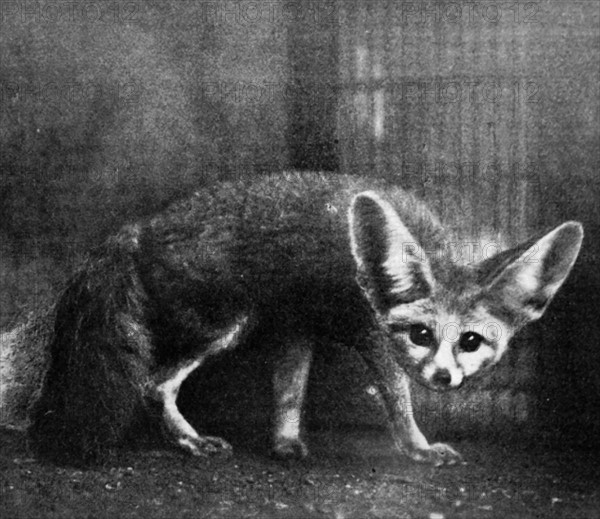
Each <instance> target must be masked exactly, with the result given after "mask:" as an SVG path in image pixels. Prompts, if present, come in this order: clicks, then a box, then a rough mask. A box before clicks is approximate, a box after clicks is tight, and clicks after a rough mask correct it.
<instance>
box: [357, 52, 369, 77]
mask: <svg viewBox="0 0 600 519" xmlns="http://www.w3.org/2000/svg"><path fill="white" fill-rule="evenodd" d="M368 58H369V51H368V50H367V48H366V47H363V46H362V45H361V46H358V47H356V79H366V78H367V76H368V61H369V60H368Z"/></svg>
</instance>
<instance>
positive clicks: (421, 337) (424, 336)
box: [408, 324, 435, 346]
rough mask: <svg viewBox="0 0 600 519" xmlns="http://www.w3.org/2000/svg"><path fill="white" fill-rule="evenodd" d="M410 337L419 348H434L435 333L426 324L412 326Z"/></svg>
mask: <svg viewBox="0 0 600 519" xmlns="http://www.w3.org/2000/svg"><path fill="white" fill-rule="evenodd" d="M408 337H409V339H410V340H411V342H412V343H413V344H416V345H417V346H433V343H434V341H435V339H434V337H433V332H432V331H431V330H430V329H429V328H427V326H425V325H424V324H413V325H411V327H410V330H409V332H408Z"/></svg>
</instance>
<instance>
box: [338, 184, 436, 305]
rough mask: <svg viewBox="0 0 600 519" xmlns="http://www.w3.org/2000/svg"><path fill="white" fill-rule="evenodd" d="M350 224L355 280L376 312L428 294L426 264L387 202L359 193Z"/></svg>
mask: <svg viewBox="0 0 600 519" xmlns="http://www.w3.org/2000/svg"><path fill="white" fill-rule="evenodd" d="M349 224H350V242H351V245H352V254H353V256H354V260H355V262H356V266H357V270H358V276H357V280H358V283H359V285H360V286H361V288H362V289H363V290H364V291H365V294H366V295H367V298H368V299H369V301H370V302H371V304H372V305H373V307H374V308H375V309H376V310H378V311H379V312H382V313H383V312H385V311H387V310H389V309H390V308H391V307H392V306H395V305H398V304H402V303H408V302H411V301H415V300H417V299H421V298H423V297H427V296H428V295H429V294H430V293H431V291H432V289H433V283H434V281H433V276H432V274H431V268H430V266H429V262H428V261H427V258H426V257H425V255H424V253H423V251H422V248H421V246H420V244H418V243H417V241H416V240H415V238H414V237H413V236H412V235H411V233H410V232H409V230H408V229H407V228H406V227H405V226H404V224H403V223H402V221H401V220H400V217H399V216H398V213H397V212H396V211H395V210H394V208H393V207H392V206H391V205H390V204H389V203H388V202H386V201H385V200H383V199H382V198H380V197H379V196H378V195H377V194H375V193H373V192H370V191H366V192H363V193H360V194H358V195H357V196H356V197H355V198H354V200H353V201H352V205H351V207H350V212H349Z"/></svg>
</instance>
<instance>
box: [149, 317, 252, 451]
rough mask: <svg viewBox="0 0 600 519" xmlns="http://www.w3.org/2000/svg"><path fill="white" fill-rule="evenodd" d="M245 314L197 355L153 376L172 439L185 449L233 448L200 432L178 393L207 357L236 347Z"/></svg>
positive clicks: (154, 392)
mask: <svg viewBox="0 0 600 519" xmlns="http://www.w3.org/2000/svg"><path fill="white" fill-rule="evenodd" d="M247 323H248V319H247V318H246V317H244V318H242V319H239V320H237V321H236V322H235V323H234V324H233V325H232V326H230V327H228V328H227V329H226V330H225V331H224V332H223V333H222V334H221V335H220V337H219V338H218V339H216V340H214V341H213V342H211V343H210V344H209V346H208V347H207V348H203V350H202V352H201V353H199V354H198V355H196V356H194V357H191V358H188V359H187V360H185V361H182V362H180V363H179V364H177V365H176V366H174V367H171V368H168V369H162V370H160V371H158V372H157V373H156V374H155V376H154V387H153V394H154V397H155V398H156V399H157V400H158V401H159V402H160V403H161V405H162V418H163V424H164V426H165V428H166V430H167V432H168V434H169V436H170V439H171V440H172V441H174V442H175V443H176V444H178V445H179V446H180V447H182V448H183V449H185V450H187V451H189V452H191V453H192V454H194V455H195V456H205V455H206V454H208V453H211V452H216V451H219V450H225V451H228V450H231V446H230V445H229V443H227V442H226V441H225V440H223V439H222V438H218V437H215V436H201V435H199V434H198V433H197V432H196V430H195V429H194V428H193V427H192V426H191V425H190V423H189V422H188V421H187V420H186V419H185V418H184V417H183V415H182V414H181V413H180V411H179V408H178V407H177V395H178V394H179V389H180V388H181V384H183V382H184V381H185V379H186V378H187V377H188V376H189V375H190V374H191V373H192V372H193V371H194V370H196V369H197V368H199V367H200V366H201V365H202V364H203V363H204V361H205V360H206V358H208V357H209V356H211V355H214V354H216V353H219V352H221V351H224V350H227V349H231V348H233V347H235V346H236V345H237V344H238V343H239V342H240V340H241V337H242V335H243V334H244V332H245V329H246V327H247Z"/></svg>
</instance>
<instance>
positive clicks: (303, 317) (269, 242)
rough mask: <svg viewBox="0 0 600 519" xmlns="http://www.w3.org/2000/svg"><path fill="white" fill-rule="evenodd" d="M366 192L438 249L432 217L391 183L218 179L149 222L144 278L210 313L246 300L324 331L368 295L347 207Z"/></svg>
mask: <svg viewBox="0 0 600 519" xmlns="http://www.w3.org/2000/svg"><path fill="white" fill-rule="evenodd" d="M366 190H374V191H378V192H380V193H382V194H385V195H386V196H387V198H388V199H389V201H390V202H391V203H392V204H393V205H394V207H395V208H396V209H397V211H398V213H399V214H400V216H401V218H402V219H403V221H405V222H406V225H407V226H408V227H409V228H410V229H411V231H412V232H413V234H414V236H415V238H417V239H418V240H419V242H420V243H427V244H428V247H431V248H435V247H436V246H440V244H441V241H442V238H443V235H442V230H441V228H440V227H439V225H438V224H437V222H436V219H435V218H434V217H433V216H432V214H431V213H430V212H429V211H428V210H427V208H426V207H425V206H424V205H423V204H422V203H420V202H418V201H416V200H415V199H414V198H413V197H412V196H410V195H408V194H406V193H405V192H403V191H402V190H400V189H398V188H397V187H394V186H392V185H390V184H388V183H386V182H384V181H382V180H371V179H365V178H362V177H352V176H347V175H327V176H325V175H322V174H317V173H285V174H280V175H277V176H274V175H273V176H265V177H261V178H259V179H255V180H243V181H236V182H226V183H219V184H216V185H214V186H211V187H208V188H205V189H202V190H200V191H198V192H196V193H195V194H194V196H193V197H191V198H189V199H188V200H185V201H182V202H179V203H177V204H175V205H173V206H172V207H171V208H169V209H168V210H167V211H165V212H164V213H162V214H160V215H158V216H156V217H155V218H153V219H152V220H150V221H149V222H148V223H147V224H146V225H145V226H144V228H143V231H142V240H141V244H142V245H141V246H142V254H141V255H140V257H141V258H142V262H143V264H145V267H143V268H142V271H143V272H144V279H145V283H146V285H147V286H148V287H149V288H150V290H151V291H152V292H153V294H154V296H155V297H156V298H159V299H164V301H165V306H167V307H172V306H173V304H174V302H175V301H176V300H179V303H175V306H178V305H181V304H183V303H182V297H183V299H186V300H187V302H188V303H190V304H196V305H200V306H202V307H203V309H204V311H206V312H208V313H209V314H210V315H209V318H210V319H214V320H218V319H219V317H220V316H222V315H224V314H229V315H231V313H235V312H237V311H243V310H245V309H247V308H248V307H252V308H253V309H255V310H257V311H259V312H262V313H264V312H274V313H276V314H277V315H278V319H280V318H285V319H286V320H288V321H289V320H291V321H293V322H294V324H295V325H299V324H301V323H307V322H311V323H312V325H311V326H317V327H318V326H319V323H322V324H323V325H325V326H324V327H325V328H327V329H328V330H331V327H332V326H331V325H332V323H334V322H337V323H340V325H341V326H344V325H342V324H341V323H342V322H343V321H350V320H354V321H356V320H357V319H358V316H359V314H361V311H362V310H364V308H363V307H364V305H365V301H364V298H363V297H362V296H361V294H360V290H359V288H358V287H357V285H356V282H355V280H354V278H355V270H356V267H355V264H354V261H353V258H352V255H351V251H350V240H349V233H348V217H347V214H348V208H349V206H350V203H351V201H352V199H353V197H354V195H356V194H357V193H359V192H362V191H366ZM344 317H346V319H345V318H344ZM358 320H360V319H358ZM334 328H335V326H334Z"/></svg>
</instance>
